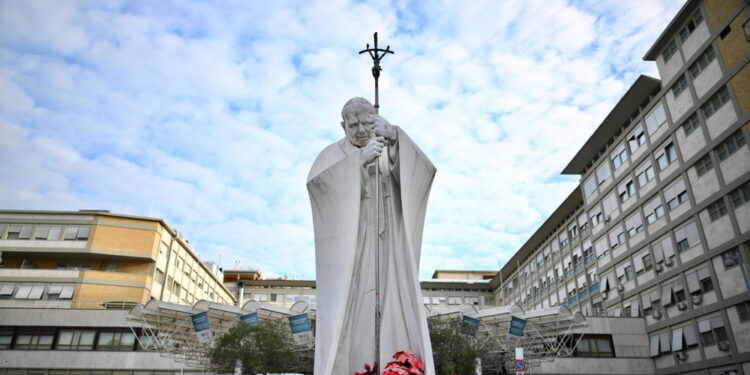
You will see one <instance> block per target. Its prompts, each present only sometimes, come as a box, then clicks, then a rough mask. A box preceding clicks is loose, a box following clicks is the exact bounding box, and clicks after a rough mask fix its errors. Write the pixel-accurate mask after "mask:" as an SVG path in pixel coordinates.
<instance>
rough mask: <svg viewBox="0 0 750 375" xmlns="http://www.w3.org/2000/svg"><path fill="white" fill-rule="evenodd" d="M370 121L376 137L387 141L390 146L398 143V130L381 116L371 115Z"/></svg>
mask: <svg viewBox="0 0 750 375" xmlns="http://www.w3.org/2000/svg"><path fill="white" fill-rule="evenodd" d="M370 121H371V122H372V124H373V128H374V131H375V135H376V136H379V137H383V138H385V139H387V140H388V143H390V144H393V143H395V142H396V140H397V137H398V132H396V128H395V127H394V126H393V125H391V124H390V123H389V122H388V121H387V120H386V119H384V118H382V117H381V116H380V115H370Z"/></svg>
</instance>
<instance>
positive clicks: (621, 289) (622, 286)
mask: <svg viewBox="0 0 750 375" xmlns="http://www.w3.org/2000/svg"><path fill="white" fill-rule="evenodd" d="M617 291H618V292H620V293H622V292H624V291H625V285H622V284H620V285H618V286H617Z"/></svg>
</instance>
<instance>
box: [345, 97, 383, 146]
mask: <svg viewBox="0 0 750 375" xmlns="http://www.w3.org/2000/svg"><path fill="white" fill-rule="evenodd" d="M374 114H375V107H373V106H372V104H371V103H370V102H369V101H367V99H365V98H360V97H356V98H352V99H349V101H348V102H346V104H344V108H343V109H342V110H341V119H342V121H341V127H343V128H344V133H346V139H348V140H349V142H351V143H352V144H353V145H355V146H357V147H364V146H366V145H367V142H368V141H369V140H370V138H372V135H373V132H374V129H375V124H374V122H373V121H372V120H371V119H370V115H374Z"/></svg>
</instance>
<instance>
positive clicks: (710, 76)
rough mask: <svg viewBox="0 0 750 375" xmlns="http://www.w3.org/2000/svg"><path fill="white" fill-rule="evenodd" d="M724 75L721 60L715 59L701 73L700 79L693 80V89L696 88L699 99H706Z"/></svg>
mask: <svg viewBox="0 0 750 375" xmlns="http://www.w3.org/2000/svg"><path fill="white" fill-rule="evenodd" d="M722 75H723V73H722V71H721V66H720V65H719V60H718V59H714V61H711V63H710V64H708V66H707V67H706V68H705V69H704V70H703V71H702V72H701V74H700V75H699V76H698V77H694V79H693V87H695V95H696V96H697V97H698V99H704V96H705V95H706V93H708V92H709V91H710V90H711V88H712V87H714V85H715V84H716V82H719V80H720V79H721V77H722Z"/></svg>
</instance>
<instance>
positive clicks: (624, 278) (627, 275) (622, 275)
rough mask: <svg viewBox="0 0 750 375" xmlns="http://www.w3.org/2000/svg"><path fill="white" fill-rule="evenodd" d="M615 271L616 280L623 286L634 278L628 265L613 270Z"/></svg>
mask: <svg viewBox="0 0 750 375" xmlns="http://www.w3.org/2000/svg"><path fill="white" fill-rule="evenodd" d="M615 271H616V273H617V280H618V281H619V282H620V284H624V283H626V282H628V281H630V280H633V278H635V275H634V274H633V268H632V267H631V266H630V263H628V264H625V265H623V266H620V267H619V268H617V269H615Z"/></svg>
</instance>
